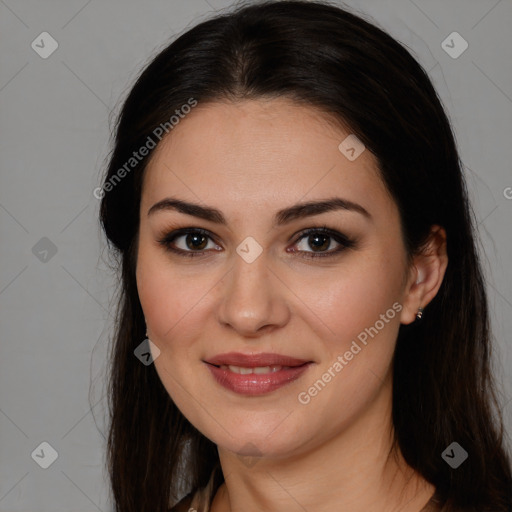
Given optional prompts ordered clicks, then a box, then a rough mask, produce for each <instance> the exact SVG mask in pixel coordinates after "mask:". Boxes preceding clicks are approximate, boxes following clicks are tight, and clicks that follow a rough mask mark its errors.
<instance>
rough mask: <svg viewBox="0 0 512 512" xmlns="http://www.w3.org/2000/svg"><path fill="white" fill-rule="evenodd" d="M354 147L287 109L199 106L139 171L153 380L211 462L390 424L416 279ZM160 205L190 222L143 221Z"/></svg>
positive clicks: (373, 172)
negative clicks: (395, 361) (210, 451)
mask: <svg viewBox="0 0 512 512" xmlns="http://www.w3.org/2000/svg"><path fill="white" fill-rule="evenodd" d="M349 135H350V133H349V132H344V131H342V130H341V129H339V128H335V127H334V125H333V124H331V123H329V122H328V121H327V119H326V118H325V117H323V116H322V115H321V114H320V113H319V112H317V111H315V110H314V109H312V108H308V107H305V106H299V105H297V104H294V103H292V102H291V101H289V100H285V99H274V100H267V101H263V100H257V101H255V100H252V101H243V102H240V103H237V104H232V103H227V102H226V103H220V102H219V103H210V104H205V105H202V104H199V105H198V106H197V107H196V108H195V109H194V110H193V111H192V112H191V113H190V114H189V115H188V116H187V117H186V118H185V119H183V120H181V121H180V123H179V125H177V126H176V127H175V128H174V129H173V130H172V132H170V133H169V135H168V136H167V137H166V138H164V139H163V140H162V142H161V143H160V144H159V146H158V147H157V149H156V151H155V154H154V155H153V158H152V160H151V162H150V164H149V166H148V167H147V169H146V175H145V178H144V186H143V193H142V200H141V209H140V233H139V246H138V261H137V286H138V291H139V297H140V301H141V304H142V307H143V311H144V315H145V318H146V322H147V327H148V334H149V337H150V339H151V340H152V342H153V343H154V344H155V345H156V346H157V347H158V348H159V349H160V351H161V352H160V355H159V356H158V357H157V358H156V359H155V362H154V364H155V366H156V370H157V372H158V375H159V377H160V379H161V381H162V383H163V385H164V386H165V388H166V389H167V391H168V393H169V395H170V396H171V397H172V399H173V400H174V402H175V403H176V405H177V406H178V408H179V409H180V410H181V411H182V413H183V414H184V415H185V416H186V417H187V418H188V420H189V421H190V422H191V423H192V424H193V425H194V426H195V427H196V428H197V429H198V430H200V431H201V432H202V433H203V434H204V435H205V436H207V437H208V438H209V439H211V440H212V441H213V442H215V443H216V444H217V445H218V446H219V448H222V449H225V450H229V451H233V452H236V453H242V454H247V455H251V454H257V455H261V454H262V455H267V456H287V455H290V454H296V453H300V452H301V451H304V450H308V449H310V448H312V447H314V446H317V445H319V444H320V443H322V442H325V441H326V440H327V439H329V438H332V437H333V436H336V435H340V434H342V433H343V432H344V431H346V430H347V429H349V428H350V427H351V426H353V425H354V423H355V422H356V421H358V418H359V419H360V418H361V417H363V416H364V415H367V414H371V411H374V412H375V408H379V407H380V408H381V410H382V411H383V410H384V409H386V410H387V412H388V413H389V405H390V399H391V395H390V389H391V388H390V385H389V384H390V377H391V373H390V368H391V360H392V356H393V351H394V347H395V342H396V337H397V333H398V328H399V326H400V322H401V321H402V322H404V323H408V322H409V321H410V320H407V321H404V315H405V312H406V311H407V312H409V313H408V315H409V316H408V317H407V318H409V317H410V314H411V313H410V311H411V310H412V306H411V304H409V302H410V297H409V288H410V283H411V279H412V280H414V279H415V275H413V274H412V272H411V270H410V269H409V268H408V266H407V261H406V252H405V247H404V243H403V240H402V234H401V228H400V221H399V214H398V210H397V207H396V204H395V203H394V201H393V200H392V198H391V197H390V195H389V194H388V192H387V190H386V188H385V186H384V184H383V183H382V181H381V179H380V177H379V173H378V171H377V164H376V160H375V158H374V157H373V155H372V154H371V153H370V152H369V151H368V150H363V151H362V153H361V154H359V156H358V153H359V151H360V150H361V149H363V148H364V147H360V146H358V145H357V141H356V143H354V141H353V140H352V139H348V140H347V141H346V142H345V143H344V144H342V146H341V149H339V147H338V146H339V145H340V143H342V141H344V140H345V139H346V138H347V137H348V136H349ZM351 148H353V150H352V149H351ZM166 199H169V201H170V200H173V201H181V202H182V203H190V205H192V206H187V208H186V209H183V208H181V211H180V208H178V207H176V206H174V207H173V206H172V205H171V203H170V202H168V203H167V206H166V204H165V203H161V204H160V207H155V208H153V209H152V207H154V205H156V204H157V203H160V202H161V201H164V200H166ZM332 200H337V201H338V203H337V204H335V205H334V206H331V208H327V207H324V206H322V204H323V203H324V202H326V201H332ZM314 203H319V206H317V207H314V206H309V207H307V208H301V205H306V204H311V205H312V204H314ZM150 210H151V211H150ZM213 210H215V211H214V212H213ZM185 211H186V213H185ZM322 227H325V228H327V229H328V230H329V232H328V233H322V231H318V230H319V229H320V228H322ZM185 228H187V229H188V230H190V231H191V233H188V234H187V233H185V234H183V233H178V234H176V233H175V235H176V236H174V239H173V236H167V235H170V234H171V233H173V232H174V231H176V230H178V229H185ZM308 229H313V231H312V232H311V233H309V234H308V233H306V234H305V231H306V230H308ZM315 229H316V231H315ZM198 230H201V231H198ZM166 237H167V247H166V246H165V244H164V242H162V243H161V242H159V241H160V240H163V239H165V238H166ZM171 249H176V251H179V253H176V252H173V251H172V250H171ZM155 353H156V352H155ZM226 354H230V355H231V356H229V355H228V356H227V355H226ZM233 354H234V355H233ZM262 354H263V355H262ZM244 356H247V357H244ZM251 356H254V357H251ZM290 358H293V360H292V359H290ZM303 363H305V364H303ZM229 365H230V366H231V368H230V367H229ZM299 365H301V366H299ZM240 367H243V368H242V369H240ZM255 367H257V368H256V370H254V368H255Z"/></svg>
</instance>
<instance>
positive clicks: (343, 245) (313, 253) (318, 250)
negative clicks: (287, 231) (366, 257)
mask: <svg viewBox="0 0 512 512" xmlns="http://www.w3.org/2000/svg"><path fill="white" fill-rule="evenodd" d="M303 239H305V240H304V241H303ZM335 244H338V247H337V248H335V249H331V250H328V249H329V248H330V247H332V245H335ZM295 246H299V249H298V250H296V249H294V250H292V251H291V252H300V253H303V257H305V258H315V257H328V256H335V255H337V254H339V253H340V252H342V251H344V250H345V249H348V248H352V247H355V241H354V240H351V239H350V238H348V237H347V236H345V235H343V234H342V233H339V232H338V231H334V230H331V229H329V228H327V227H326V226H325V227H322V228H311V229H308V230H306V231H304V232H302V234H301V235H300V237H299V238H298V239H297V241H296V242H295ZM300 246H301V247H302V248H301V247H300ZM308 248H310V249H312V250H308Z"/></svg>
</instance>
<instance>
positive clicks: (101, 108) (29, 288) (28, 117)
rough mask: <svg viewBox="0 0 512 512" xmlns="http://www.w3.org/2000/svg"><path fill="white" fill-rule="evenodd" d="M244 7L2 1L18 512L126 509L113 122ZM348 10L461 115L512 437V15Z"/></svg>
mask: <svg viewBox="0 0 512 512" xmlns="http://www.w3.org/2000/svg"><path fill="white" fill-rule="evenodd" d="M230 4H231V2H230V1H223V0H208V1H207V0H173V1H163V0H151V1H144V2H142V1H139V2H136V1H126V0H124V1H121V0H115V1H114V0H109V1H108V2H107V1H104V2H100V1H99V0H90V1H87V0H72V1H63V0H62V1H55V0H54V1H50V0H45V1H41V0H16V1H15V0H0V34H1V43H0V109H1V110H0V111H1V116H0V129H1V137H0V166H1V187H0V229H1V235H0V236H1V245H0V257H1V262H2V265H1V268H0V317H1V344H0V347H1V357H0V511H2V512H3V511H52V512H60V511H66V512H67V511H69V510H73V511H96V510H102V511H107V510H110V509H111V504H110V502H109V489H108V482H107V475H106V472H105V470H104V448H105V447H104V436H105V433H106V430H105V429H106V421H105V411H106V408H105V403H106V402H105V396H104V391H105V390H104V375H105V371H106V367H105V355H106V349H107V344H108V340H109V333H110V332H111V329H112V317H111V313H109V311H113V310H112V309H111V308H112V307H113V304H112V298H113V293H114V290H115V282H116V281H115V278H114V277H113V275H112V273H111V272H110V271H109V268H108V259H107V254H106V252H105V242H104V240H103V239H102V236H101V232H100V230H99V227H98V221H97V214H98V206H99V201H98V200H97V199H96V198H95V197H94V196H93V194H92V191H93V189H94V188H95V187H97V186H98V185H99V184H100V176H101V173H102V170H103V166H104V163H105V159H106V157H107V154H108V150H109V134H110V128H109V122H110V120H111V119H112V115H113V113H115V112H117V111H118V108H119V103H120V100H121V99H122V98H124V96H125V94H126V92H127V90H128V89H129V86H130V85H131V84H133V80H134V79H135V77H136V75H137V74H138V72H139V71H140V69H141V67H142V66H143V64H144V63H145V62H146V61H147V60H148V58H149V57H150V55H153V54H154V52H155V51H157V50H158V49H159V48H162V47H163V46H164V45H166V44H167V42H168V41H169V40H170V38H172V37H174V36H175V35H177V34H179V33H182V32H183V31H184V30H185V29H186V28H187V27H190V26H192V25H193V24H195V23H196V22H198V21H201V20H203V19H205V18H206V17H208V15H209V14H210V13H212V12H213V11H214V10H218V9H221V8H223V7H226V6H229V5H230ZM346 5H348V6H350V7H351V8H352V9H355V10H358V11H360V12H363V13H365V16H370V17H372V18H373V19H374V20H375V21H376V22H377V24H378V25H380V26H381V27H382V28H384V29H386V30H388V31H389V32H390V33H391V34H392V35H394V36H395V37H396V38H397V39H399V40H400V41H402V42H403V43H405V44H406V45H407V46H408V47H409V48H410V49H411V50H412V51H413V52H414V54H415V55H416V57H417V58H418V59H419V60H420V62H421V63H422V64H423V66H424V67H425V68H426V69H427V70H428V72H429V75H430V76H431V78H432V79H433V81H434V84H435V86H436V87H437V89H438V91H439V94H440V95H441V98H442V100H443V102H444V104H445V106H446V108H447V109H448V112H449V115H450V118H451V120H452V122H453V126H454V129H455V132H456V136H457V140H458V143H459V147H460V152H461V156H462V161H463V163H464V165H465V168H466V172H467V179H468V184H469V188H470V192H471V197H472V199H473V204H474V208H475V212H476V216H477V219H478V223H479V224H478V225H479V230H480V235H481V240H482V244H483V248H484V250H485V257H484V266H485V269H486V272H487V275H488V279H489V281H488V286H489V297H490V302H491V308H492V322H493V328H494V332H495V336H496V338H497V345H496V372H497V374H498V377H499V378H500V379H501V380H502V382H503V383H504V384H503V390H502V403H503V410H504V414H505V418H506V422H507V428H508V431H509V432H512V364H511V363H512V345H511V343H510V335H509V333H510V330H511V328H512V273H511V270H510V266H509V263H510V261H511V260H512V258H511V256H512V242H511V237H510V218H511V215H512V188H510V187H512V173H511V164H510V162H511V161H512V144H511V133H512V130H511V128H512V83H511V82H512V80H511V78H512V64H511V63H512V58H511V57H512V36H511V31H510V27H511V26H512V3H511V2H510V1H509V0H500V1H498V0H471V1H469V0H449V1H447V0H435V1H434V0H429V1H426V0H424V1H421V0H414V1H412V0H388V1H382V0H362V1H348V2H346ZM44 31H47V32H49V33H50V34H51V36H52V37H53V38H54V39H55V40H56V41H57V42H58V48H57V50H56V51H55V52H54V53H53V54H52V55H50V56H49V57H48V58H46V59H43V58H41V57H40V56H39V54H38V53H36V51H35V50H34V49H33V48H32V47H31V43H32V41H34V40H35V41H36V43H37V42H38V41H39V45H40V46H42V44H41V43H40V39H41V38H39V37H38V36H39V35H40V34H41V33H42V32H44ZM453 31H457V32H458V33H460V34H461V36H462V37H463V38H464V39H465V40H466V41H467V42H468V44H469V47H468V49H467V50H466V51H465V52H464V53H462V55H460V56H459V57H458V58H452V57H451V56H450V55H448V53H447V52H446V51H445V50H444V49H443V48H442V46H441V43H442V41H444V40H445V39H446V38H447V36H448V35H449V34H451V33H452V32H453ZM447 44H449V45H451V46H454V50H459V49H460V48H461V46H460V41H456V40H454V42H453V43H452V42H451V40H450V39H448V43H447ZM44 46H45V51H47V50H48V48H49V47H50V46H49V42H48V40H46V43H44ZM41 50H42V49H41ZM44 237H46V238H44ZM41 239H43V240H42V241H41ZM34 247H35V248H34ZM52 249H53V251H52ZM55 250H56V253H55V254H53V252H55ZM45 251H47V252H45ZM447 392H449V390H447ZM43 441H46V442H48V443H49V444H50V445H51V446H52V447H53V448H54V449H55V450H56V451H57V452H58V457H57V459H56V460H55V461H54V463H53V464H52V465H51V466H50V467H49V468H47V469H42V468H41V467H40V466H39V465H38V464H36V462H35V460H34V459H33V458H32V457H31V454H32V452H33V451H34V450H35V449H36V448H38V446H39V445H40V443H42V442H43ZM39 452H40V449H39ZM36 453H37V452H36ZM48 453H49V452H48V451H46V454H45V457H47V456H48Z"/></svg>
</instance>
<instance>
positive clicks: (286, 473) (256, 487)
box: [211, 382, 435, 512]
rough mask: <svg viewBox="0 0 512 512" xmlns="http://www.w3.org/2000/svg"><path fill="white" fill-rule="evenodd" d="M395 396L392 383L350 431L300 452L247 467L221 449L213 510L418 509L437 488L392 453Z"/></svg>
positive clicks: (383, 511) (368, 511) (386, 511)
mask: <svg viewBox="0 0 512 512" xmlns="http://www.w3.org/2000/svg"><path fill="white" fill-rule="evenodd" d="M390 393H391V384H390V382H389V383H388V385H385V386H383V390H382V393H380V395H379V396H378V397H377V398H376V400H375V402H376V403H374V404H372V406H371V407H369V408H368V409H367V410H366V411H364V412H362V413H361V415H360V417H359V418H357V419H356V420H355V421H353V422H352V424H351V425H349V426H347V427H346V428H345V429H344V430H343V431H342V432H339V433H338V434H337V435H335V436H334V437H331V438H329V439H326V440H323V442H322V443H321V444H319V445H318V444H317V445H315V446H314V447H313V448H310V449H309V450H307V451H302V452H301V453H300V454H294V455H293V456H289V457H286V458H279V459H278V458H270V457H266V458H261V459H255V460H254V461H252V463H251V464H248V463H247V460H245V461H244V460H242V459H241V458H240V457H239V456H237V455H236V454H234V453H232V452H227V451H225V450H222V449H221V448H219V457H220V462H221V466H222V472H223V474H224V479H225V482H224V484H223V485H222V486H221V487H220V488H219V491H218V492H217V494H216V496H215V499H214V502H213V504H212V508H211V511H212V512H235V511H242V510H243V511H244V512H253V511H254V512H256V511H261V510H265V511H268V512H281V511H284V510H299V509H302V510H315V511H317V512H322V511H326V512H327V511H332V510H336V511H350V512H391V511H400V512H418V511H420V510H421V509H422V508H423V506H424V505H425V504H426V503H427V502H428V501H429V499H430V497H431V496H432V494H433V493H434V490H435V489H434V487H433V486H432V485H431V484H430V483H428V482H427V481H425V480H424V479H423V478H422V477H421V476H420V475H419V474H418V473H417V472H415V471H414V470H412V468H410V467H409V466H408V465H407V464H406V462H405V460H404V459H403V457H402V455H401V453H400V451H399V449H398V448H396V449H393V429H392V422H391V407H390V404H391V394H390ZM244 462H245V463H244Z"/></svg>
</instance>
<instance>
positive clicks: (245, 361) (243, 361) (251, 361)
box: [205, 352, 310, 368]
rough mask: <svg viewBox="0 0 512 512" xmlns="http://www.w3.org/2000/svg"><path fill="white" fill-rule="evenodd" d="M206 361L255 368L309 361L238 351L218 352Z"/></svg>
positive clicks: (299, 364)
mask: <svg viewBox="0 0 512 512" xmlns="http://www.w3.org/2000/svg"><path fill="white" fill-rule="evenodd" d="M205 361H206V362H207V363H210V364H213V365H215V366H221V365H226V366H230V365H231V366H242V367H245V368H255V367H258V366H301V365H303V364H305V363H309V362H310V361H307V360H305V359H298V358H296V357H291V356H284V355H281V354H270V353H260V354H242V353H240V352H229V353H227V354H218V355H216V356H214V357H211V358H209V359H206V360H205Z"/></svg>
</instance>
